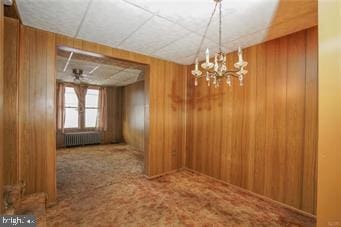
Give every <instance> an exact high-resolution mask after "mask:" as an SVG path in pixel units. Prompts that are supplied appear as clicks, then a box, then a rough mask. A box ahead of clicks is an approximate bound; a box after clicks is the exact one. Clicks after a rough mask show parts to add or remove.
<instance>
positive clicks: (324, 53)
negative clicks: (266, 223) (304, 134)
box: [317, 0, 341, 227]
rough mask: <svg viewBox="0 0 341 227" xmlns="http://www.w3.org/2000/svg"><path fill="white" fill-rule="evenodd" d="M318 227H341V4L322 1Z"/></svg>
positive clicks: (319, 58) (319, 32)
mask: <svg viewBox="0 0 341 227" xmlns="http://www.w3.org/2000/svg"><path fill="white" fill-rule="evenodd" d="M318 9H319V12H318V15H319V28H318V30H319V31H318V34H319V37H318V40H319V49H318V50H319V51H318V53H319V54H318V64H319V94H318V101H319V107H318V114H319V126H318V128H319V134H318V138H319V141H318V189H317V191H318V194H317V226H318V227H319V226H341V175H340V174H341V140H340V135H341V42H340V38H341V1H338V0H335V1H324V0H319V7H318Z"/></svg>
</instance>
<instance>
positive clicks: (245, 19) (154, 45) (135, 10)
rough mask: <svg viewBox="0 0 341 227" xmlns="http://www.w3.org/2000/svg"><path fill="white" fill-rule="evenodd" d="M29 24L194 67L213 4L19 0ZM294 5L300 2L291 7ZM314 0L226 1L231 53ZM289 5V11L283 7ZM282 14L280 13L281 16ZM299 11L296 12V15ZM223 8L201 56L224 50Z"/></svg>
mask: <svg viewBox="0 0 341 227" xmlns="http://www.w3.org/2000/svg"><path fill="white" fill-rule="evenodd" d="M16 2H17V6H18V10H19V14H20V16H21V18H22V21H23V23H24V24H25V25H28V26H32V27H36V28H40V29H44V30H48V31H52V32H56V33H60V34H64V35H68V36H72V37H77V38H80V39H84V40H89V41H92V42H97V43H101V44H104V45H108V46H111V47H116V48H120V49H125V50H129V51H133V52H138V53H142V54H146V55H151V56H154V57H158V58H161V59H165V60H169V61H173V62H177V63H180V64H191V63H193V61H194V59H195V57H196V56H195V55H196V52H197V49H198V47H199V43H200V40H201V37H202V35H203V33H204V31H205V27H206V25H207V22H208V20H209V17H210V15H211V13H212V10H213V8H214V1H213V0H17V1H16ZM291 2H294V3H291ZM312 4H314V2H313V0H305V1H286V0H242V1H241V0H223V2H222V16H223V20H222V26H223V30H222V45H223V50H224V51H226V52H232V51H235V50H236V49H237V48H238V46H242V47H248V46H251V45H255V44H257V43H260V42H262V41H263V40H264V38H265V37H266V35H267V29H268V28H269V26H270V24H271V23H273V22H276V23H282V22H284V21H286V20H288V19H290V18H295V17H297V16H299V15H303V14H304V13H309V12H310V11H309V10H312V9H314V7H312ZM283 7H284V8H283ZM278 10H281V14H280V15H276V13H278ZM295 10H296V11H295ZM218 19H219V18H218V9H217V11H216V15H215V17H214V18H213V21H212V24H211V27H210V28H209V30H208V33H207V37H206V39H205V42H204V44H203V46H202V48H203V50H202V51H201V55H200V56H199V57H200V58H199V59H200V60H202V59H203V57H204V56H202V54H203V51H204V50H205V49H206V48H207V47H208V48H210V51H211V56H213V54H214V51H215V50H217V49H218V21H219V20H218Z"/></svg>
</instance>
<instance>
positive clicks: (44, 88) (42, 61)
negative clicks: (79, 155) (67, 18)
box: [19, 26, 56, 202]
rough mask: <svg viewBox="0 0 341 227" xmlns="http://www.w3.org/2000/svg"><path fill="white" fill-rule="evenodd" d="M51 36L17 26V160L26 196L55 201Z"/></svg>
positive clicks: (53, 46) (53, 49)
mask: <svg viewBox="0 0 341 227" xmlns="http://www.w3.org/2000/svg"><path fill="white" fill-rule="evenodd" d="M55 55H56V54H55V36H54V34H52V33H49V32H45V31H41V30H37V29H33V28H29V27H25V26H20V59H19V62H20V64H19V65H20V71H19V154H20V155H19V156H20V180H23V181H25V182H26V193H28V194H29V193H34V192H47V193H48V201H49V202H53V201H55V200H56V176H55V175H56V166H55V165H56V126H55V116H56V115H55V89H56V88H55V87H56V78H55V57H56V56H55Z"/></svg>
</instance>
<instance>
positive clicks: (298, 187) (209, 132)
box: [186, 27, 317, 214]
mask: <svg viewBox="0 0 341 227" xmlns="http://www.w3.org/2000/svg"><path fill="white" fill-rule="evenodd" d="M245 58H246V60H247V61H248V62H249V65H248V67H247V70H248V71H249V73H248V74H247V75H246V77H245V85H244V86H243V87H239V85H238V81H233V82H234V85H233V87H231V88H227V85H226V84H222V86H220V87H219V88H216V89H215V88H214V87H207V84H206V83H205V81H203V80H201V81H200V82H199V86H198V87H194V84H193V78H192V76H191V75H190V74H188V94H187V95H188V107H187V108H188V111H187V154H186V156H187V159H186V165H187V167H188V168H190V169H193V170H196V171H199V172H202V173H205V174H207V175H210V176H213V177H215V178H218V179H221V180H224V181H226V182H228V183H231V184H234V185H237V186H240V187H242V188H245V189H248V190H250V191H253V192H256V193H258V194H261V195H264V196H267V197H269V198H272V199H274V200H277V201H279V202H283V203H285V204H288V205H290V206H293V207H295V208H298V209H301V210H303V211H306V212H309V213H312V214H315V212H316V211H315V207H316V184H317V182H316V153H317V28H316V27H313V28H310V29H307V30H303V31H300V32H297V33H294V34H291V35H288V36H285V37H282V38H279V39H276V40H273V41H269V42H266V43H263V44H259V45H256V46H252V47H250V48H247V49H246V50H245ZM236 60H237V59H236V53H234V54H230V55H228V63H229V65H230V66H232V63H233V62H236ZM189 69H191V68H189ZM188 71H190V70H188Z"/></svg>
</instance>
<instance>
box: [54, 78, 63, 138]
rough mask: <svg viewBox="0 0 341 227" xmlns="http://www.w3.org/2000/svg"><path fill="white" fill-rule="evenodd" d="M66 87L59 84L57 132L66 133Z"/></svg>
mask: <svg viewBox="0 0 341 227" xmlns="http://www.w3.org/2000/svg"><path fill="white" fill-rule="evenodd" d="M64 93H65V85H64V84H62V83H58V84H57V105H56V106H57V130H58V131H60V132H64V121H65V109H64V100H65V95H64Z"/></svg>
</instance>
